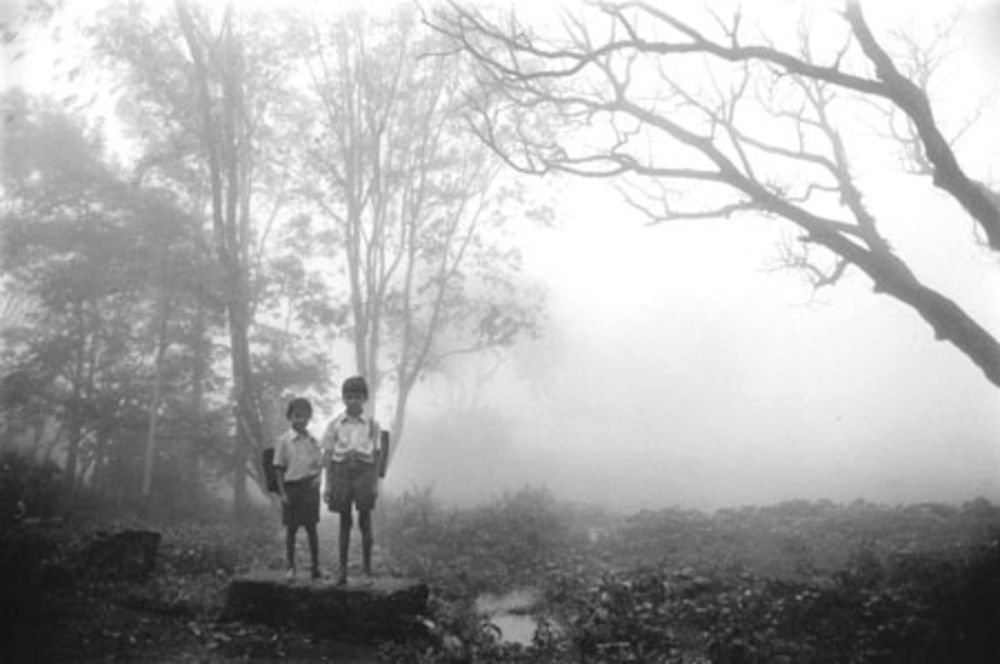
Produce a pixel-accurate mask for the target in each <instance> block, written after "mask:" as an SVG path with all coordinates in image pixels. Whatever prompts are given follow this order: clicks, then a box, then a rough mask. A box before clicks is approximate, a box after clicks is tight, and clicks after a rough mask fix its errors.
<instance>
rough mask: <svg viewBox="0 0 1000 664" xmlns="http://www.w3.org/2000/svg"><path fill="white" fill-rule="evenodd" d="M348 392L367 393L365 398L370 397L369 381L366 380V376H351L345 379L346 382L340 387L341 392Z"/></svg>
mask: <svg viewBox="0 0 1000 664" xmlns="http://www.w3.org/2000/svg"><path fill="white" fill-rule="evenodd" d="M348 392H360V393H361V394H363V395H365V399H367V398H368V382H367V381H366V380H365V377H364V376H351V377H350V378H348V379H347V380H345V381H344V384H343V385H342V386H341V388H340V393H341V394H347V393H348Z"/></svg>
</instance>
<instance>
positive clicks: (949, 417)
mask: <svg viewBox="0 0 1000 664" xmlns="http://www.w3.org/2000/svg"><path fill="white" fill-rule="evenodd" d="M763 4H765V5H768V4H770V5H773V6H775V7H778V8H779V9H780V6H782V5H785V4H788V3H782V2H773V3H763ZM867 4H868V5H871V4H873V3H867ZM876 4H879V7H878V10H877V11H870V12H869V14H870V15H871V19H872V22H873V24H875V25H876V26H878V25H881V24H882V23H884V22H890V21H894V22H895V23H893V24H894V25H901V24H903V23H907V22H913V23H914V24H916V25H917V26H918V27H919V26H921V25H923V26H925V27H926V25H927V19H928V18H929V17H930V16H931V15H932V11H931V10H932V9H935V8H933V7H931V6H930V5H927V4H926V3H924V4H920V3H917V4H913V3H910V7H911V8H910V9H908V10H907V11H905V12H903V13H896V14H895V15H893V14H891V13H890V12H889V10H890V9H891V8H892V6H893V5H895V8H896V10H897V11H898V9H899V7H900V5H899V4H896V3H876ZM982 4H983V3H975V6H976V7H979V6H980V5H982ZM987 5H988V3H987ZM970 6H972V5H970ZM940 9H941V8H940V7H937V8H936V10H940ZM994 9H995V5H994ZM883 12H885V13H883ZM921 12H926V13H923V14H922V13H921ZM985 25H987V24H986V23H980V24H979V25H977V26H975V27H977V28H978V29H979V31H978V32H976V31H973V34H974V35H978V36H983V34H984V32H986V28H985V27H984V26H985ZM998 34H1000V33H998ZM991 44H992V42H991V41H990V40H989V39H985V37H984V38H983V40H982V41H977V40H969V41H968V42H966V47H967V49H968V52H967V53H960V54H959V55H960V58H961V59H960V64H959V65H957V66H958V67H959V69H958V70H957V71H958V72H960V75H959V76H958V77H957V78H954V79H952V80H951V81H950V83H951V84H952V85H953V86H954V89H955V91H956V92H955V95H956V96H954V97H952V99H951V100H950V102H951V103H954V104H956V105H958V106H961V104H962V103H963V101H964V103H966V104H969V103H971V101H970V100H971V99H972V98H973V97H975V96H977V95H978V93H979V92H981V90H979V87H980V86H985V85H986V82H987V81H989V80H991V76H992V77H993V78H995V74H996V72H1000V51H997V50H995V49H991V48H989V46H990V45H991ZM957 95H964V96H961V97H960V96H957ZM985 125H986V129H985V131H984V133H983V134H981V138H980V145H978V146H977V148H979V149H978V150H976V151H974V152H970V153H969V157H970V162H971V163H970V165H969V167H970V169H972V172H973V173H978V174H979V176H980V177H991V176H993V177H994V179H995V171H994V170H992V169H993V167H992V165H993V164H995V163H997V157H1000V141H998V140H997V133H996V131H995V129H996V127H997V126H1000V114H998V112H997V108H996V107H991V108H990V109H988V110H987V117H986V118H985ZM990 127H992V129H990ZM977 167H978V168H979V169H980V170H976V169H977ZM870 177H873V178H881V180H880V187H879V188H878V193H876V194H873V199H872V201H871V202H872V204H873V205H874V206H875V208H876V210H877V211H878V212H879V213H880V221H881V222H882V223H883V224H886V225H887V232H888V233H889V234H890V237H892V238H893V240H894V242H895V246H896V247H897V248H898V249H899V250H900V252H901V254H902V255H904V256H907V257H909V258H912V259H913V263H912V264H913V265H914V267H915V268H916V270H917V274H918V276H919V277H920V278H922V279H923V280H924V281H925V282H926V283H928V285H931V286H935V287H940V288H941V289H942V290H943V291H944V292H945V293H946V294H948V295H949V296H951V297H953V298H954V299H956V300H957V301H958V302H959V303H960V304H961V305H962V306H963V307H965V308H966V309H967V310H968V311H969V312H970V313H972V314H973V315H975V316H978V317H979V320H980V322H982V323H983V324H985V325H986V326H987V327H988V328H989V329H991V330H993V331H994V332H995V333H997V334H1000V306H998V304H1000V303H998V296H1000V264H998V260H997V257H996V256H995V255H990V254H989V253H988V252H985V251H984V250H982V249H979V248H977V247H975V246H973V245H972V243H971V241H970V236H969V234H968V233H969V228H970V226H969V224H968V223H967V222H966V221H964V217H963V214H964V213H963V212H961V211H960V210H958V208H957V207H956V206H955V205H954V203H952V202H950V201H948V200H947V199H945V198H943V197H942V196H940V195H938V194H935V193H934V192H933V191H928V190H926V189H925V188H923V187H918V188H916V189H915V188H914V187H913V186H912V184H913V183H912V182H907V181H905V178H901V177H900V176H894V175H892V174H890V173H882V172H881V171H877V170H876V171H874V172H872V173H871V174H870ZM556 186H558V187H562V188H563V189H562V191H561V192H560V195H559V197H558V200H559V204H558V210H557V213H558V217H559V218H560V220H561V228H560V229H558V230H554V231H551V232H544V233H540V234H539V235H538V236H537V237H533V238H532V239H531V242H530V244H529V247H528V250H529V257H530V259H531V260H530V264H531V270H532V271H533V273H534V274H536V275H537V276H538V277H539V278H541V279H542V280H543V281H544V282H546V283H547V284H548V285H549V288H550V293H551V298H552V305H553V310H552V312H551V321H550V328H549V329H550V336H549V337H548V338H547V339H545V340H542V341H541V342H539V344H537V345H536V347H535V348H534V349H533V350H532V351H531V352H529V353H528V354H527V355H526V357H524V358H522V359H521V361H520V363H519V364H518V365H517V366H516V367H515V368H512V369H510V371H508V372H507V373H506V374H503V373H502V374H501V376H500V377H499V378H498V379H497V380H495V381H493V383H492V384H491V386H490V388H488V389H487V390H486V391H485V393H484V395H483V398H482V402H483V403H484V404H486V406H487V407H488V408H493V409H496V410H497V411H500V412H502V413H504V414H505V415H507V416H509V417H510V418H512V419H513V420H515V421H516V422H517V426H516V429H515V432H516V433H515V435H513V436H512V439H511V440H510V442H508V443H507V444H506V445H504V446H502V447H501V449H499V450H497V449H489V450H488V451H484V447H485V445H484V444H483V443H482V442H480V441H476V440H470V439H469V436H468V435H465V436H459V433H460V432H459V429H460V427H455V429H456V436H458V437H457V438H456V436H442V435H439V432H438V430H437V429H435V430H434V431H435V435H431V434H430V431H429V430H426V429H424V428H422V426H421V421H420V419H419V418H420V413H419V411H418V412H417V414H416V420H415V422H414V424H413V427H412V429H411V430H410V431H409V432H408V436H410V439H409V440H407V441H406V442H404V444H403V447H402V448H401V450H400V454H399V456H398V457H397V458H396V460H395V464H396V465H395V467H394V469H393V472H392V475H391V476H390V480H388V482H389V486H391V487H392V488H394V489H402V488H406V487H407V486H419V485H423V484H426V483H433V484H434V485H435V489H436V492H437V494H438V495H440V496H442V497H443V498H445V499H454V500H467V499H476V498H482V497H486V498H489V497H490V496H494V495H497V494H499V493H501V492H502V491H504V490H509V489H516V488H518V487H519V486H522V485H524V484H525V483H530V484H536V485H538V484H546V485H548V486H550V487H551V488H552V489H553V491H554V492H555V493H556V494H557V495H558V496H561V497H565V498H569V499H573V500H583V501H592V502H598V503H605V504H608V505H610V506H613V507H617V508H623V509H638V508H644V507H647V508H655V507H660V506H668V505H683V506H690V507H698V508H717V507H722V506H729V505H742V504H760V503H768V502H773V501H778V500H786V499H792V498H807V499H819V498H829V499H832V500H836V501H849V500H853V499H855V498H864V499H867V500H872V501H878V502H888V503H896V502H909V501H923V500H950V501H955V500H965V499H969V498H972V497H975V496H977V495H986V496H988V497H991V498H993V499H1000V391H998V390H997V389H996V388H995V387H992V386H991V385H990V384H989V383H988V382H987V381H986V379H985V378H984V377H983V376H982V374H981V372H980V371H979V370H978V369H977V368H975V367H974V366H973V365H972V363H971V362H970V361H969V360H968V359H966V358H965V356H963V355H961V354H960V353H959V352H958V351H957V350H955V349H954V348H953V347H951V346H949V345H945V344H942V343H940V342H937V341H935V340H934V338H933V334H932V332H931V330H930V328H929V327H928V326H927V325H926V324H925V323H924V322H923V321H922V320H921V319H919V317H918V316H917V315H916V314H915V313H914V312H913V311H912V310H910V309H908V308H907V307H904V306H903V305H902V304H900V303H898V302H896V301H895V300H892V299H889V298H887V297H885V296H879V295H876V294H874V293H873V292H872V290H871V287H870V284H869V283H868V282H867V280H866V279H864V278H863V277H861V276H860V275H854V276H853V277H852V278H849V279H847V280H846V281H845V282H844V283H842V284H840V285H838V286H837V287H836V288H835V289H827V290H825V291H821V292H820V293H818V294H814V293H813V292H812V291H811V290H810V288H809V287H808V286H806V285H805V284H804V283H803V282H802V281H801V280H800V279H799V278H798V277H797V276H796V275H794V274H791V273H787V272H779V273H774V272H770V271H768V270H767V269H766V268H767V267H768V266H769V264H770V263H771V262H773V259H774V258H775V255H776V254H775V241H776V237H777V236H776V234H775V226H774V225H769V224H768V223H767V222H763V221H761V222H753V221H749V222H747V221H713V222H676V223H674V224H670V225H662V226H655V227H646V226H644V225H643V221H644V220H643V219H640V218H638V216H637V215H636V213H635V212H633V211H632V210H630V209H629V208H627V207H626V206H624V205H623V204H621V203H620V201H619V199H618V198H617V196H616V194H615V193H613V192H611V191H602V190H601V187H600V185H599V184H595V183H594V182H593V181H587V182H575V183H574V182H565V183H560V184H558V185H556ZM921 190H923V191H922V193H920V192H921ZM915 191H916V192H918V193H914V192H915ZM423 403H424V404H425V407H426V408H433V407H435V406H438V407H443V404H444V400H443V399H442V400H438V401H434V400H433V399H426V398H425V400H424V402H423ZM419 404H420V402H419V401H418V406H419Z"/></svg>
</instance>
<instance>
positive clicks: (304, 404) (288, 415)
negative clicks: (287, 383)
mask: <svg viewBox="0 0 1000 664" xmlns="http://www.w3.org/2000/svg"><path fill="white" fill-rule="evenodd" d="M297 410H304V411H305V412H306V413H308V414H309V417H312V414H313V405H312V404H311V403H310V402H309V399H306V398H305V397H296V398H294V399H292V400H291V401H289V402H288V408H286V409H285V419H286V420H290V419H292V413H294V412H295V411H297Z"/></svg>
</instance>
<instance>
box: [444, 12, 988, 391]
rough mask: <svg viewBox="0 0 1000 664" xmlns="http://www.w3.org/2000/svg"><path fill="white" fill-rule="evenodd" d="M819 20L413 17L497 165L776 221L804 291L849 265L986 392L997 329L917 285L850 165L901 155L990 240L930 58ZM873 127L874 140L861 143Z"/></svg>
mask: <svg viewBox="0 0 1000 664" xmlns="http://www.w3.org/2000/svg"><path fill="white" fill-rule="evenodd" d="M803 4H805V3H803ZM730 6H731V5H730ZM822 18H823V19H824V20H826V21H827V22H826V23H825V24H824V25H823V30H822V31H820V30H816V29H814V28H815V25H814V24H813V27H812V28H811V27H810V24H809V23H807V22H805V20H803V22H800V23H796V22H795V20H794V18H792V17H789V19H788V20H787V21H785V22H784V23H783V24H781V25H780V26H779V27H780V28H781V30H780V32H781V34H778V33H777V31H772V32H768V30H767V29H766V28H764V27H762V25H760V24H754V23H753V22H752V21H751V20H750V17H748V16H745V15H744V13H743V12H742V10H741V9H740V8H739V7H738V6H737V7H736V8H735V9H734V10H732V11H731V12H730V13H726V14H722V13H720V12H715V11H713V9H712V6H711V5H704V4H702V3H660V2H641V1H637V2H620V3H613V2H603V1H600V0H598V1H596V2H589V3H586V4H580V5H576V6H574V7H573V8H572V9H568V10H563V11H561V12H559V13H558V19H559V20H558V22H557V23H556V24H555V25H556V26H557V27H555V28H553V30H552V32H549V33H546V34H541V33H542V32H543V31H544V27H540V26H543V23H541V22H538V21H524V20H521V19H520V18H519V17H518V15H517V14H516V13H514V12H506V11H502V10H498V11H495V12H494V11H492V10H489V9H486V8H475V9H473V8H470V7H469V6H466V5H463V4H459V3H454V2H453V3H451V4H449V5H447V6H446V7H444V8H441V9H440V10H438V11H437V12H436V13H435V14H434V15H433V16H431V17H429V18H428V19H427V20H428V22H429V23H431V24H432V25H433V26H434V27H436V28H437V29H438V30H439V31H441V32H443V33H444V34H446V35H447V36H449V37H450V39H451V40H452V43H453V45H454V53H453V55H454V54H458V55H459V56H462V57H465V58H468V59H470V60H471V61H472V62H474V63H475V65H476V72H477V76H478V83H479V85H478V91H479V92H478V94H477V95H476V98H475V99H474V108H475V115H474V117H473V118H472V120H471V121H472V124H473V126H474V127H475V130H476V132H477V133H478V135H479V137H480V138H481V139H482V140H483V141H484V142H485V143H487V144H488V145H489V146H490V147H492V148H493V149H494V150H495V151H496V152H497V153H498V154H500V155H501V156H502V157H503V158H504V159H505V160H506V162H507V163H508V164H509V165H510V166H512V167H514V168H516V169H518V170H519V171H522V172H526V173H533V174H546V173H555V172H561V173H569V174H574V175H578V176H584V177H592V178H614V179H615V180H616V181H619V182H620V183H622V188H623V191H625V192H626V195H627V200H628V201H629V202H630V203H631V204H632V205H634V206H636V207H637V208H639V209H640V210H641V211H642V212H644V213H645V214H646V215H648V216H649V218H651V219H652V220H654V221H656V222H662V221H669V220H684V219H687V220H698V219H706V218H719V217H729V216H735V215H741V214H754V215H762V214H763V215H767V216H770V217H773V218H777V219H780V220H782V221H783V222H787V224H789V228H790V229H792V230H793V232H794V234H795V239H794V241H792V242H789V243H787V244H786V246H785V249H784V254H783V256H784V260H785V263H786V264H787V265H789V266H793V267H796V268H799V269H801V270H804V271H805V273H806V274H808V275H809V276H810V278H811V281H812V283H813V284H814V285H815V286H816V287H823V286H829V285H833V284H836V283H838V282H839V281H841V279H842V278H843V277H844V275H845V274H846V273H848V272H849V271H852V270H857V271H860V272H861V273H863V274H864V275H866V276H867V278H869V279H870V280H871V281H872V282H873V287H874V290H875V291H876V292H879V293H884V294H887V295H889V296H891V297H892V298H895V299H896V300H898V301H900V302H902V303H905V304H906V305H908V306H909V307H911V308H912V309H913V310H914V311H916V312H917V313H918V314H919V315H920V316H921V317H922V318H923V319H924V320H925V321H926V322H927V323H928V324H929V325H930V326H931V327H932V328H933V330H934V333H935V335H936V336H937V338H938V339H941V340H945V341H948V342H950V343H952V344H954V346H955V347H957V348H958V349H959V350H960V351H961V352H962V353H964V354H965V355H966V356H967V357H968V358H969V359H971V360H972V361H973V362H974V363H975V364H976V365H977V366H978V367H979V368H980V369H981V370H982V371H983V372H984V373H985V374H986V377H987V378H988V379H989V380H990V381H991V382H992V383H993V384H995V385H998V386H1000V344H998V342H997V339H996V338H995V337H994V336H993V335H992V334H991V333H990V332H989V331H988V330H987V329H986V328H985V327H984V326H983V325H982V324H980V323H979V322H978V321H977V320H975V319H974V318H973V317H972V316H971V315H970V314H969V313H967V312H966V311H965V310H963V308H962V307H961V306H960V305H959V304H957V303H956V302H955V301H954V300H953V299H951V298H949V297H947V296H946V295H944V294H942V293H941V292H938V291H937V290H935V289H933V288H931V287H929V286H927V285H926V284H925V283H923V282H922V281H921V280H920V278H918V276H917V275H916V274H915V273H914V270H913V268H912V261H910V262H907V260H906V259H905V258H904V257H902V256H901V255H900V254H899V252H897V251H896V250H895V249H894V247H893V246H892V245H891V244H890V242H889V240H888V239H887V236H886V234H885V232H884V231H883V229H882V227H881V226H882V225H884V224H881V225H880V220H879V219H878V218H877V215H876V213H875V212H874V211H873V208H872V206H871V205H870V203H869V201H868V198H869V197H870V196H869V195H870V194H871V192H870V191H868V190H866V186H870V183H867V182H866V181H865V179H864V178H863V177H861V176H860V175H859V173H860V170H861V169H860V168H859V167H858V166H859V161H860V160H861V159H862V158H864V156H865V155H870V154H871V153H872V152H871V151H872V150H873V149H875V150H877V149H879V146H885V148H884V152H888V153H893V152H896V153H899V155H898V156H899V157H900V158H901V159H903V160H904V162H905V164H906V165H907V168H906V169H905V170H907V171H908V172H910V173H913V174H923V175H926V176H929V178H930V179H931V181H932V182H933V185H934V186H935V187H937V188H938V189H939V190H940V191H941V192H944V194H945V195H947V196H948V197H950V198H952V199H953V200H954V201H955V202H957V203H958V204H959V205H960V206H961V208H962V209H963V210H964V212H965V213H966V215H967V216H968V217H971V219H972V220H973V222H974V227H975V229H976V233H977V235H979V237H981V238H982V239H983V241H984V243H985V245H986V246H988V248H989V250H994V251H996V250H1000V208H998V206H997V203H996V200H997V199H996V196H995V194H994V193H993V192H991V190H990V189H989V188H988V187H986V186H984V185H983V184H981V183H980V182H978V181H976V180H975V179H973V178H971V177H970V176H969V175H967V174H966V172H965V171H964V170H963V168H962V166H961V165H960V163H959V160H958V158H957V156H956V151H955V146H954V139H955V136H951V137H948V136H946V134H945V132H944V131H943V130H942V127H941V125H940V123H939V122H938V120H937V118H935V115H934V112H933V108H932V105H931V101H930V99H931V98H930V96H929V94H928V91H927V89H926V83H927V81H928V78H929V74H930V73H931V72H932V71H933V67H934V65H935V62H936V61H935V60H934V59H933V58H932V57H931V55H932V51H930V50H921V49H919V48H912V49H910V52H909V55H910V56H911V57H906V54H905V53H904V54H903V55H897V56H893V55H890V52H889V50H887V48H886V47H884V45H883V43H888V42H886V41H885V39H884V38H883V39H882V41H880V38H879V37H877V36H876V35H875V34H874V33H873V31H872V29H871V27H870V25H869V23H868V22H867V21H866V18H865V15H864V14H863V12H862V9H861V7H860V5H859V3H858V2H857V0H847V2H846V4H845V5H844V7H843V10H842V11H840V12H836V13H835V14H834V15H824V16H823V17H822ZM829 19H832V20H829ZM544 25H552V24H549V23H545V24H544ZM913 56H923V58H922V59H921V58H920V57H913ZM876 126H879V127H881V129H880V130H878V131H875V132H873V131H871V129H872V127H876ZM880 135H881V136H883V137H884V138H888V139H890V140H888V141H886V142H882V143H878V142H874V141H873V136H874V137H876V138H877V137H879V136H880ZM926 181H927V178H926V177H924V178H919V177H918V178H914V179H913V186H921V183H922V182H923V183H926ZM705 201H710V203H708V204H705V203H704V202H705ZM959 216H961V215H959ZM965 229H966V227H959V226H956V231H955V232H967V230H965Z"/></svg>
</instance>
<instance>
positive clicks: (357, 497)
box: [322, 376, 379, 585]
mask: <svg viewBox="0 0 1000 664" xmlns="http://www.w3.org/2000/svg"><path fill="white" fill-rule="evenodd" d="M341 394H342V396H343V399H344V405H345V406H346V410H345V411H344V412H343V413H342V414H340V415H338V416H337V417H335V418H333V420H331V421H330V424H329V425H327V427H326V432H325V433H324V434H323V442H322V447H323V456H324V458H325V459H326V486H327V493H326V496H325V497H326V502H327V506H328V508H329V510H330V511H331V512H337V513H338V514H339V515H340V532H339V538H338V553H339V554H340V556H339V562H340V575H339V576H338V577H337V585H345V584H346V583H347V553H348V550H349V549H350V545H351V526H353V525H354V524H353V521H352V519H351V508H352V505H353V506H354V507H356V508H357V510H358V526H359V528H360V529H361V552H362V557H363V563H364V572H365V579H366V583H367V584H368V585H371V583H372V545H373V542H374V537H373V534H372V510H373V509H374V508H375V498H376V496H377V494H378V477H377V474H376V469H377V468H378V463H379V458H378V457H379V446H378V444H377V441H378V440H379V426H378V422H376V421H375V420H374V419H372V418H371V417H369V416H367V415H365V412H364V407H365V403H366V402H367V401H368V383H367V382H365V379H364V378H363V377H361V376H353V377H351V378H348V379H347V380H345V381H344V384H343V386H342V388H341Z"/></svg>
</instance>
